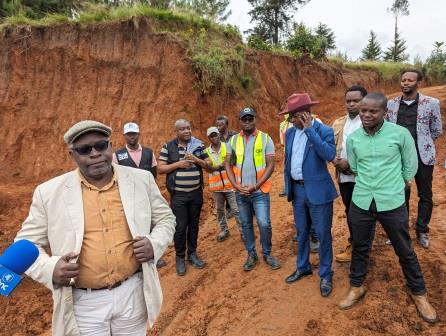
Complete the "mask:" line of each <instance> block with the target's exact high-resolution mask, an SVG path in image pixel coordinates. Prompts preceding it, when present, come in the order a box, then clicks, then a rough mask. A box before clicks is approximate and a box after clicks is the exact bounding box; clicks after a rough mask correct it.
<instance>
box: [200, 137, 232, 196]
mask: <svg viewBox="0 0 446 336" xmlns="http://www.w3.org/2000/svg"><path fill="white" fill-rule="evenodd" d="M206 153H207V154H208V156H209V159H210V160H211V163H212V167H216V166H218V165H219V164H221V163H222V162H224V161H225V160H226V143H224V142H222V143H221V148H220V157H219V160H218V162H217V161H216V160H215V159H214V157H213V156H212V154H211V147H208V148H206ZM232 189H233V187H232V184H231V182H229V179H228V175H227V174H226V170H222V171H214V172H212V173H209V190H210V191H224V190H228V191H229V190H232Z"/></svg>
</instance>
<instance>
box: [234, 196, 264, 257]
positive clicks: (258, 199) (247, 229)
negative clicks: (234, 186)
mask: <svg viewBox="0 0 446 336" xmlns="http://www.w3.org/2000/svg"><path fill="white" fill-rule="evenodd" d="M236 199H237V206H238V210H239V212H240V215H239V216H240V222H241V223H242V230H243V235H244V236H245V248H246V250H247V251H248V254H251V255H253V254H256V241H255V235H254V228H253V217H254V215H255V216H256V222H257V225H258V226H259V231H260V243H261V245H262V252H263V255H264V256H267V255H270V254H271V248H272V244H271V237H272V229H271V220H270V199H269V194H265V193H263V192H261V191H256V192H254V193H252V194H251V195H249V196H243V195H241V194H240V193H238V192H237V193H236Z"/></svg>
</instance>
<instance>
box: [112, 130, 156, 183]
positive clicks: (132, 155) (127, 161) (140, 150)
mask: <svg viewBox="0 0 446 336" xmlns="http://www.w3.org/2000/svg"><path fill="white" fill-rule="evenodd" d="M124 138H125V142H126V145H125V147H123V148H121V149H118V150H117V151H116V152H115V154H114V155H113V162H114V163H117V164H120V165H123V166H128V167H133V168H140V169H144V170H148V171H150V172H151V173H152V175H153V176H154V177H156V173H157V172H156V166H157V162H156V158H155V155H154V154H153V151H152V150H151V149H150V148H149V147H143V146H141V144H140V143H139V126H138V124H136V123H134V122H128V123H126V124H125V125H124Z"/></svg>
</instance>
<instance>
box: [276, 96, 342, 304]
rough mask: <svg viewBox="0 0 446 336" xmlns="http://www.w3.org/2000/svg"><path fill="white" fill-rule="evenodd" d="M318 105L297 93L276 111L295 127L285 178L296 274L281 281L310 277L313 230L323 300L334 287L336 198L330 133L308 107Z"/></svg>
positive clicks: (290, 135)
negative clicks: (294, 240) (330, 165)
mask: <svg viewBox="0 0 446 336" xmlns="http://www.w3.org/2000/svg"><path fill="white" fill-rule="evenodd" d="M318 103H319V102H317V101H312V100H311V98H310V96H309V95H308V94H307V93H295V94H293V95H291V96H290V97H289V98H288V100H287V104H286V106H285V108H284V110H283V111H282V112H280V114H285V113H288V114H289V116H290V118H291V122H292V123H293V125H294V127H293V128H290V129H289V130H288V131H287V133H286V137H285V140H286V141H285V180H286V183H287V186H288V190H289V193H288V201H290V202H293V210H294V223H295V225H296V230H297V232H298V234H297V241H298V251H297V260H296V270H295V271H294V272H293V273H292V274H291V275H290V276H288V277H287V278H286V279H285V282H286V283H292V282H295V281H297V280H300V279H302V278H303V277H305V276H307V275H311V274H312V271H311V264H310V258H309V255H310V241H309V236H310V227H311V226H313V227H314V229H315V231H316V234H317V237H318V238H319V242H320V245H319V259H320V263H319V276H320V292H321V295H322V296H323V297H327V296H329V295H330V293H331V291H332V287H333V285H332V277H333V270H332V267H331V264H332V261H333V249H332V237H331V225H332V217H333V200H334V199H335V198H336V197H337V196H338V195H337V192H336V189H335V186H334V183H333V180H332V179H331V176H330V174H329V172H328V169H327V162H331V161H333V160H334V158H335V156H336V146H335V142H334V134H333V129H332V128H330V127H328V126H326V125H324V124H322V123H320V122H318V121H317V120H315V119H313V118H312V116H311V107H312V106H313V105H316V104H318Z"/></svg>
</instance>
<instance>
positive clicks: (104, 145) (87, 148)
mask: <svg viewBox="0 0 446 336" xmlns="http://www.w3.org/2000/svg"><path fill="white" fill-rule="evenodd" d="M109 145H110V141H109V140H101V141H98V142H96V143H94V144H93V145H82V146H79V147H71V149H72V150H74V151H76V153H77V154H79V155H90V153H91V151H92V150H93V148H94V149H95V150H96V152H101V153H102V152H105V151H106V150H107V149H108V146H109Z"/></svg>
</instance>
